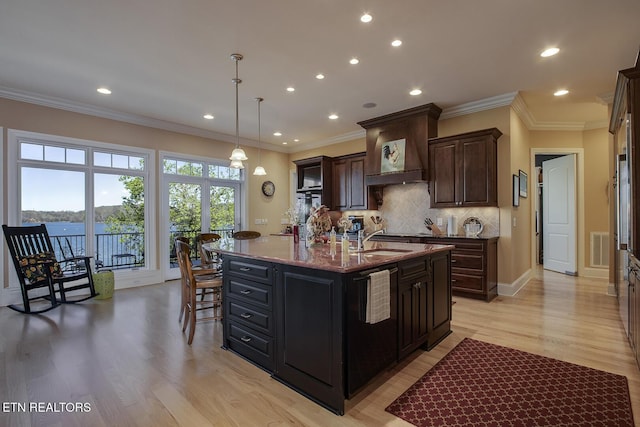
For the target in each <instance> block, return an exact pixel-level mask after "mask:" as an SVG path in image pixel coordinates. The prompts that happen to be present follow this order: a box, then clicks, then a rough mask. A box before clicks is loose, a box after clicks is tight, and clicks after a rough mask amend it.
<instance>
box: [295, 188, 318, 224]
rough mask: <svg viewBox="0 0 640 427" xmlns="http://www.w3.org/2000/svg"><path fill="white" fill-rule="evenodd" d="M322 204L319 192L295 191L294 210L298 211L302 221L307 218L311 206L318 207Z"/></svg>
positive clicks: (305, 220)
mask: <svg viewBox="0 0 640 427" xmlns="http://www.w3.org/2000/svg"><path fill="white" fill-rule="evenodd" d="M321 204H322V195H321V194H320V192H315V191H306V192H304V193H303V192H300V193H296V210H297V211H298V212H300V213H301V214H302V215H301V219H302V220H303V222H304V223H306V222H307V219H309V214H310V210H311V207H312V206H313V207H316V208H317V207H318V206H320V205H321Z"/></svg>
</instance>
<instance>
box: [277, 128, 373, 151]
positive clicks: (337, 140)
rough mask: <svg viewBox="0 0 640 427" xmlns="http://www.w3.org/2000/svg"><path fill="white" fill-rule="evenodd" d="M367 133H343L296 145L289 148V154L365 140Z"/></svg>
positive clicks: (358, 131) (362, 131)
mask: <svg viewBox="0 0 640 427" xmlns="http://www.w3.org/2000/svg"><path fill="white" fill-rule="evenodd" d="M366 136H367V133H366V131H365V130H364V129H360V130H356V131H353V132H349V133H343V134H342V135H337V136H334V137H331V138H327V139H323V140H320V141H314V142H309V143H306V144H301V145H297V146H295V147H291V151H290V153H298V152H300V151H306V150H312V149H314V148H320V147H326V146H327V145H332V144H338V143H340V142H347V141H353V140H354V139H360V138H365V137H366Z"/></svg>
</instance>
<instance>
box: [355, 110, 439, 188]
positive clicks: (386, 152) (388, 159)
mask: <svg viewBox="0 0 640 427" xmlns="http://www.w3.org/2000/svg"><path fill="white" fill-rule="evenodd" d="M440 113H442V109H441V108H440V107H438V106H437V105H435V104H433V103H430V104H426V105H421V106H418V107H414V108H410V109H407V110H402V111H398V112H396V113H392V114H387V115H385V116H380V117H376V118H373V119H369V120H364V121H361V122H358V124H359V125H360V126H362V127H363V128H364V129H366V131H367V136H366V143H367V157H366V160H365V184H366V185H368V186H384V185H391V184H404V183H407V182H419V181H428V180H429V147H428V146H427V141H428V139H429V138H435V137H437V136H438V119H439V118H440ZM394 161H395V163H393V162H394Z"/></svg>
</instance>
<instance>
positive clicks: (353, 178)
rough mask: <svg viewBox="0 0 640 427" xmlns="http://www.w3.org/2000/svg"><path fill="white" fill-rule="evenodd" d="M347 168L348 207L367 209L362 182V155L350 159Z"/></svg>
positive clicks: (365, 194) (365, 189)
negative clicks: (348, 178)
mask: <svg viewBox="0 0 640 427" xmlns="http://www.w3.org/2000/svg"><path fill="white" fill-rule="evenodd" d="M349 169H350V170H349V177H350V180H349V195H350V199H351V200H350V204H349V209H369V206H368V198H367V187H366V186H365V183H364V156H363V157H354V158H353V159H351V161H350V162H349Z"/></svg>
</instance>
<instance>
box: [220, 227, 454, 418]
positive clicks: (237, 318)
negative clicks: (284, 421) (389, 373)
mask: <svg viewBox="0 0 640 427" xmlns="http://www.w3.org/2000/svg"><path fill="white" fill-rule="evenodd" d="M351 244H352V245H354V244H355V242H351ZM213 245H215V246H214V248H215V250H217V251H219V252H220V254H221V256H222V259H223V273H224V274H223V275H224V286H223V298H224V313H225V315H224V320H223V322H224V337H223V347H224V348H226V349H228V350H231V351H233V352H235V353H236V354H238V355H239V356H241V357H244V358H245V359H247V360H249V361H250V362H252V363H254V364H256V365H258V366H260V367H261V368H263V369H264V370H266V371H267V372H269V373H270V374H271V375H272V377H273V378H274V379H276V380H278V381H281V382H282V383H284V384H286V385H288V386H289V387H291V388H293V389H294V390H296V391H298V392H299V393H301V394H303V395H305V396H307V397H308V398H310V399H312V400H314V401H315V402H317V403H319V404H320V405H322V406H324V407H325V408H327V409H329V410H331V411H333V412H335V413H337V414H340V415H342V414H344V403H345V399H348V398H350V397H351V396H353V395H354V394H355V393H357V392H358V391H359V390H360V389H361V388H362V387H363V386H364V385H365V384H366V383H367V382H368V381H369V380H371V379H372V378H373V377H375V376H376V375H377V374H378V373H380V372H381V371H383V370H384V369H386V368H388V367H389V366H391V365H393V364H395V363H397V362H398V361H399V360H401V359H402V358H404V357H406V356H407V355H408V354H410V353H411V352H413V351H415V350H416V349H418V348H423V349H425V350H429V349H431V348H433V347H434V346H435V345H437V344H438V343H439V342H440V341H441V340H442V339H444V338H445V337H446V336H447V335H448V334H449V333H450V332H451V331H450V321H451V278H450V271H451V256H450V251H451V249H452V248H453V247H452V246H449V245H436V244H411V243H396V242H373V241H369V242H366V243H365V245H364V248H363V249H362V250H356V248H355V247H354V248H350V250H349V251H348V252H346V253H343V251H342V248H341V245H340V243H338V245H337V250H335V251H332V250H331V248H330V245H328V244H319V245H313V246H311V247H308V248H307V247H306V245H305V244H304V242H300V243H294V241H293V238H292V237H289V236H268V237H260V238H258V239H254V240H224V239H223V240H220V241H219V242H216V243H215V244H213ZM382 270H388V271H389V298H390V300H389V301H390V313H389V318H387V319H386V320H382V321H379V322H377V323H367V322H366V319H365V317H366V314H365V313H366V311H367V304H368V301H367V286H369V282H370V280H369V275H370V274H372V273H374V272H378V271H382Z"/></svg>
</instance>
